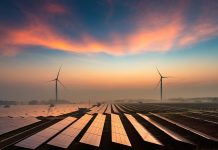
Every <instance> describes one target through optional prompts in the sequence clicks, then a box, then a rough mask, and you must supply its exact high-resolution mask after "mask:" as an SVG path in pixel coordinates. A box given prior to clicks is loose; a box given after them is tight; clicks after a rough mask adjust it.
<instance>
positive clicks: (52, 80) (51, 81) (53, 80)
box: [47, 79, 56, 82]
mask: <svg viewBox="0 0 218 150" xmlns="http://www.w3.org/2000/svg"><path fill="white" fill-rule="evenodd" d="M55 80H56V79H54V80H50V81H47V82H53V81H55Z"/></svg>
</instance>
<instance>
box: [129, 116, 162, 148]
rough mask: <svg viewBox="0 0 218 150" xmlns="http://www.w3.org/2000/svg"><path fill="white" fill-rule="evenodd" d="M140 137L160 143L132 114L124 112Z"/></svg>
mask: <svg viewBox="0 0 218 150" xmlns="http://www.w3.org/2000/svg"><path fill="white" fill-rule="evenodd" d="M125 116H126V118H127V119H128V120H129V121H130V123H131V124H132V125H133V127H134V128H135V129H136V131H137V132H138V133H139V135H140V136H141V137H142V139H143V140H144V141H146V142H150V143H154V144H157V145H162V144H161V143H160V142H159V141H158V140H157V139H156V138H155V137H154V136H153V135H152V134H151V133H150V132H149V131H148V130H147V129H146V128H144V127H143V126H142V125H141V124H140V123H139V122H138V121H137V120H136V119H135V118H134V117H133V116H132V115H129V114H125Z"/></svg>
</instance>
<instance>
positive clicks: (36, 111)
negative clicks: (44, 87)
mask: <svg viewBox="0 0 218 150" xmlns="http://www.w3.org/2000/svg"><path fill="white" fill-rule="evenodd" d="M88 107H89V105H88V104H68V105H65V104H60V105H55V107H50V106H49V105H14V106H10V107H9V108H3V107H0V117H8V116H10V117H38V116H45V117H47V116H59V115H62V114H67V113H70V112H74V111H77V110H78V108H88Z"/></svg>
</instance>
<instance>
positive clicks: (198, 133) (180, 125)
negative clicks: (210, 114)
mask: <svg viewBox="0 0 218 150" xmlns="http://www.w3.org/2000/svg"><path fill="white" fill-rule="evenodd" d="M151 114H153V115H155V116H157V117H159V118H161V119H163V120H166V121H168V122H170V123H172V124H174V125H177V126H179V127H180V128H184V129H186V130H189V131H191V132H193V133H195V134H197V135H199V136H201V137H203V138H206V139H209V140H214V141H218V140H217V139H216V138H214V137H211V136H209V135H207V134H204V133H202V132H199V131H197V130H195V129H192V128H189V127H187V126H185V125H182V124H180V123H177V122H175V121H173V120H170V119H168V118H165V117H163V116H160V115H158V114H154V113H151Z"/></svg>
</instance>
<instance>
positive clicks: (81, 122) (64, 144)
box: [48, 114, 92, 148]
mask: <svg viewBox="0 0 218 150" xmlns="http://www.w3.org/2000/svg"><path fill="white" fill-rule="evenodd" d="M91 118H92V115H87V114H86V115H84V116H83V117H81V118H80V119H78V120H77V121H76V122H74V123H73V124H72V125H70V126H69V127H68V128H67V129H65V130H64V131H62V132H61V133H60V134H58V135H57V136H56V137H55V138H53V139H52V140H51V141H49V142H48V144H49V145H53V146H57V147H61V148H68V147H69V145H70V144H71V143H72V142H73V140H74V139H75V138H76V137H77V135H78V134H79V133H80V132H81V131H82V129H83V128H84V127H85V126H86V124H87V123H88V122H89V121H90V119H91Z"/></svg>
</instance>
